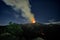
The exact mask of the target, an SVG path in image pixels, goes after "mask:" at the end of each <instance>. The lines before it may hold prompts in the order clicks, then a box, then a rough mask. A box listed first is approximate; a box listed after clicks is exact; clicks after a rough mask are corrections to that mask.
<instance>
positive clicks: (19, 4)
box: [3, 0, 34, 22]
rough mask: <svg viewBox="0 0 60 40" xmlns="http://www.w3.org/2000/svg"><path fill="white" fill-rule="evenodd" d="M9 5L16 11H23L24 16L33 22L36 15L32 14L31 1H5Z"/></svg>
mask: <svg viewBox="0 0 60 40" xmlns="http://www.w3.org/2000/svg"><path fill="white" fill-rule="evenodd" d="M3 1H4V2H5V3H6V4H7V5H10V6H12V7H13V9H14V10H21V11H22V16H23V17H25V18H26V19H28V20H29V22H31V19H32V18H34V15H33V14H32V12H31V9H30V7H31V5H30V4H29V0H3Z"/></svg>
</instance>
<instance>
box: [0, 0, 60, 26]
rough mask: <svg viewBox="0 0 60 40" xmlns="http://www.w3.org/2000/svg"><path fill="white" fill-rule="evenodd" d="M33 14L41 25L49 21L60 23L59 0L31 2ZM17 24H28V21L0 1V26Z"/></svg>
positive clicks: (33, 0) (34, 0)
mask: <svg viewBox="0 0 60 40" xmlns="http://www.w3.org/2000/svg"><path fill="white" fill-rule="evenodd" d="M30 5H31V12H33V14H34V16H35V19H36V21H37V22H39V23H46V22H48V20H53V21H60V14H59V13H60V11H59V10H60V9H59V8H60V7H59V1H58V0H30ZM10 21H12V22H15V23H27V20H26V19H25V18H24V17H22V16H21V12H20V13H18V12H16V11H14V10H13V8H12V7H11V6H8V5H6V4H5V3H4V2H3V1H2V0H0V25H5V24H8V23H9V22H10Z"/></svg>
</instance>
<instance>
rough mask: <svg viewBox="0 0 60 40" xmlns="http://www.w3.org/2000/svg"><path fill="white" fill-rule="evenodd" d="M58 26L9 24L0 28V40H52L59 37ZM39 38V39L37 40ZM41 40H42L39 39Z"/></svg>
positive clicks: (59, 27)
mask: <svg viewBox="0 0 60 40" xmlns="http://www.w3.org/2000/svg"><path fill="white" fill-rule="evenodd" d="M59 31H60V25H58V24H49V25H44V24H40V23H35V24H15V23H13V24H9V25H7V26H0V39H1V40H43V39H44V40H54V39H58V38H59V37H58V36H60V35H59V34H60V33H59ZM37 38H40V39H37ZM41 38H42V39H41Z"/></svg>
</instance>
